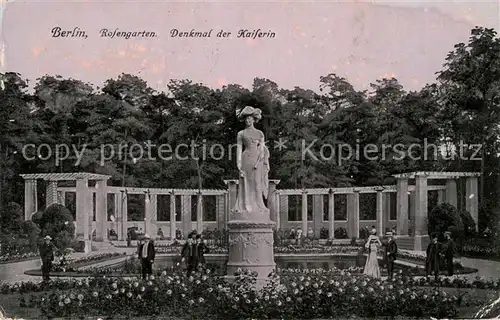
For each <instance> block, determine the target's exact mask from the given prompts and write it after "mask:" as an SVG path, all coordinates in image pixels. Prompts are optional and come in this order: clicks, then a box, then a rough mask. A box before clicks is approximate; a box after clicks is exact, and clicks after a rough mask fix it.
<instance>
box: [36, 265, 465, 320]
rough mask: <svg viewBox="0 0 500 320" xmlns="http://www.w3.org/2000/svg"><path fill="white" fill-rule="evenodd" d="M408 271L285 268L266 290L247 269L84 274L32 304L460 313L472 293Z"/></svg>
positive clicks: (61, 310) (201, 312)
mask: <svg viewBox="0 0 500 320" xmlns="http://www.w3.org/2000/svg"><path fill="white" fill-rule="evenodd" d="M404 279H405V278H404V277H403V276H400V277H397V278H396V279H394V281H390V282H387V281H381V280H377V279H372V278H369V277H365V276H353V275H352V274H350V273H349V272H345V271H344V272H340V273H336V274H333V273H325V272H319V271H316V272H309V273H304V272H295V273H294V272H281V271H280V273H279V274H276V275H274V276H273V278H272V281H271V282H270V283H269V284H268V285H266V286H265V287H264V288H263V289H261V290H260V291H257V290H256V289H254V287H253V286H252V285H251V284H252V283H254V282H255V278H254V277H253V275H252V274H250V273H248V272H242V273H240V274H238V275H237V276H236V277H235V280H234V281H227V280H225V279H224V278H222V277H217V276H214V275H212V274H211V273H210V271H209V270H200V271H199V272H197V273H195V274H194V275H193V276H192V277H190V278H186V277H185V276H184V275H183V274H180V273H176V274H173V275H170V276H169V275H167V273H166V272H165V273H163V274H162V275H161V276H159V277H151V278H150V279H148V280H146V281H142V280H136V279H113V278H101V279H99V280H98V281H95V282H92V281H89V280H84V281H82V282H80V284H79V285H77V286H76V287H73V288H71V289H69V290H65V291H59V290H54V291H53V292H50V293H46V294H43V295H42V296H38V297H36V298H34V299H30V302H29V303H28V305H31V304H34V305H31V306H30V307H33V306H36V307H38V308H40V310H41V311H42V313H43V314H44V315H45V316H48V317H55V316H58V317H72V316H73V317H78V316H80V315H98V316H107V315H113V316H117V315H128V316H134V315H143V316H146V315H159V314H161V315H162V316H173V315H175V316H177V317H185V318H199V319H202V318H203V319H220V318H233V319H249V318H258V319H270V318H288V319H290V318H301V319H313V318H335V317H339V316H341V317H348V316H359V317H377V316H394V315H400V316H412V317H414V316H417V317H419V316H420V317H423V316H434V317H439V318H444V317H453V316H455V315H456V313H457V308H458V307H460V306H461V305H462V304H463V303H464V301H465V300H464V298H465V293H460V294H459V295H452V294H448V293H446V292H444V291H441V290H437V289H436V288H429V289H425V288H417V287H415V286H413V285H410V284H409V283H408V282H405V280H404Z"/></svg>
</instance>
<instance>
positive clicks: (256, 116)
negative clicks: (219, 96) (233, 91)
mask: <svg viewBox="0 0 500 320" xmlns="http://www.w3.org/2000/svg"><path fill="white" fill-rule="evenodd" d="M238 119H240V121H245V124H246V126H247V127H248V126H251V125H253V124H254V122H258V121H259V120H260V119H262V111H261V110H260V109H257V108H254V107H250V106H246V107H245V108H243V110H241V112H240V114H239V115H238Z"/></svg>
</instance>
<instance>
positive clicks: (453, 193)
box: [445, 179, 458, 208]
mask: <svg viewBox="0 0 500 320" xmlns="http://www.w3.org/2000/svg"><path fill="white" fill-rule="evenodd" d="M445 201H446V203H449V204H451V205H452V206H454V207H455V208H458V200H457V181H456V180H455V179H449V180H446V196H445Z"/></svg>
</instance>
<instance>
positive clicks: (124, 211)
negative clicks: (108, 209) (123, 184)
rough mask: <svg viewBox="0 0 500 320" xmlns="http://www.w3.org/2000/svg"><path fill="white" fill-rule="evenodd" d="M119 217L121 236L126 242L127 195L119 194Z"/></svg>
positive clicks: (125, 193) (124, 193)
mask: <svg viewBox="0 0 500 320" xmlns="http://www.w3.org/2000/svg"><path fill="white" fill-rule="evenodd" d="M120 195H121V197H120V217H121V222H122V223H121V228H122V235H123V238H124V239H125V240H127V233H128V193H127V192H120Z"/></svg>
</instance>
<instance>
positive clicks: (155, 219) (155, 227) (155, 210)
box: [150, 194, 158, 239]
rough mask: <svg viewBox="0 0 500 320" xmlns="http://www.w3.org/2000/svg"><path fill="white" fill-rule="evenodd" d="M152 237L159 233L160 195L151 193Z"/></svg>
mask: <svg viewBox="0 0 500 320" xmlns="http://www.w3.org/2000/svg"><path fill="white" fill-rule="evenodd" d="M150 198H151V202H150V206H151V238H153V239H155V238H156V236H157V234H158V195H157V194H152V195H151V197H150Z"/></svg>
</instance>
